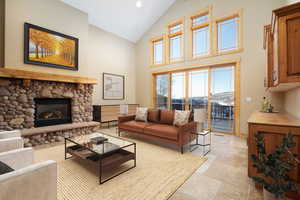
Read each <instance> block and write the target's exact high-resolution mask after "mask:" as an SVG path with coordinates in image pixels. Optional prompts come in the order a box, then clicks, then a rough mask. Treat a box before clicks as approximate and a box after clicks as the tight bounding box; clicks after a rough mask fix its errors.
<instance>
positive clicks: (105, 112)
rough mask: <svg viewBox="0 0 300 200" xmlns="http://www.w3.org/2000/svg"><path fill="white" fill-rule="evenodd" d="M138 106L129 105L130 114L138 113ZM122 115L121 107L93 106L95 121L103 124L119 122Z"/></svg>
mask: <svg viewBox="0 0 300 200" xmlns="http://www.w3.org/2000/svg"><path fill="white" fill-rule="evenodd" d="M138 106H139V105H138V104H128V114H129V115H132V114H135V113H136V108H137V107H138ZM119 115H120V105H95V106H93V120H94V121H98V122H101V123H108V122H113V121H117V120H118V117H119Z"/></svg>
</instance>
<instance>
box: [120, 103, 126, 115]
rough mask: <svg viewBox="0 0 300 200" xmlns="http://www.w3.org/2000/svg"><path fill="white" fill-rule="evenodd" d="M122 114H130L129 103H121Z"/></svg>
mask: <svg viewBox="0 0 300 200" xmlns="http://www.w3.org/2000/svg"><path fill="white" fill-rule="evenodd" d="M120 114H121V115H128V105H127V104H121V105H120Z"/></svg>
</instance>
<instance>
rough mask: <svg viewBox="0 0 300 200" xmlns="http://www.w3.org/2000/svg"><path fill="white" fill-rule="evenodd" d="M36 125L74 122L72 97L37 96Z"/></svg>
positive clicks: (35, 100)
mask: <svg viewBox="0 0 300 200" xmlns="http://www.w3.org/2000/svg"><path fill="white" fill-rule="evenodd" d="M34 102H35V119H34V126H35V127H43V126H51V125H58V124H67V123H72V114H71V112H72V111H71V99H70V98H35V99H34Z"/></svg>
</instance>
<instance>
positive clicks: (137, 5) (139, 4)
mask: <svg viewBox="0 0 300 200" xmlns="http://www.w3.org/2000/svg"><path fill="white" fill-rule="evenodd" d="M135 5H136V7H138V8H141V7H142V6H143V4H142V1H140V0H138V1H137V2H136V4H135Z"/></svg>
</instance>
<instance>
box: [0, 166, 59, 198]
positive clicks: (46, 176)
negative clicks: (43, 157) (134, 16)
mask: <svg viewBox="0 0 300 200" xmlns="http://www.w3.org/2000/svg"><path fill="white" fill-rule="evenodd" d="M0 188H1V190H0V199H9V200H20V199H22V200H33V199H43V200H56V199H57V164H56V162H55V161H46V162H42V163H37V164H33V165H30V166H28V167H26V168H22V169H19V170H16V171H13V172H10V173H6V174H3V175H1V176H0Z"/></svg>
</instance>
